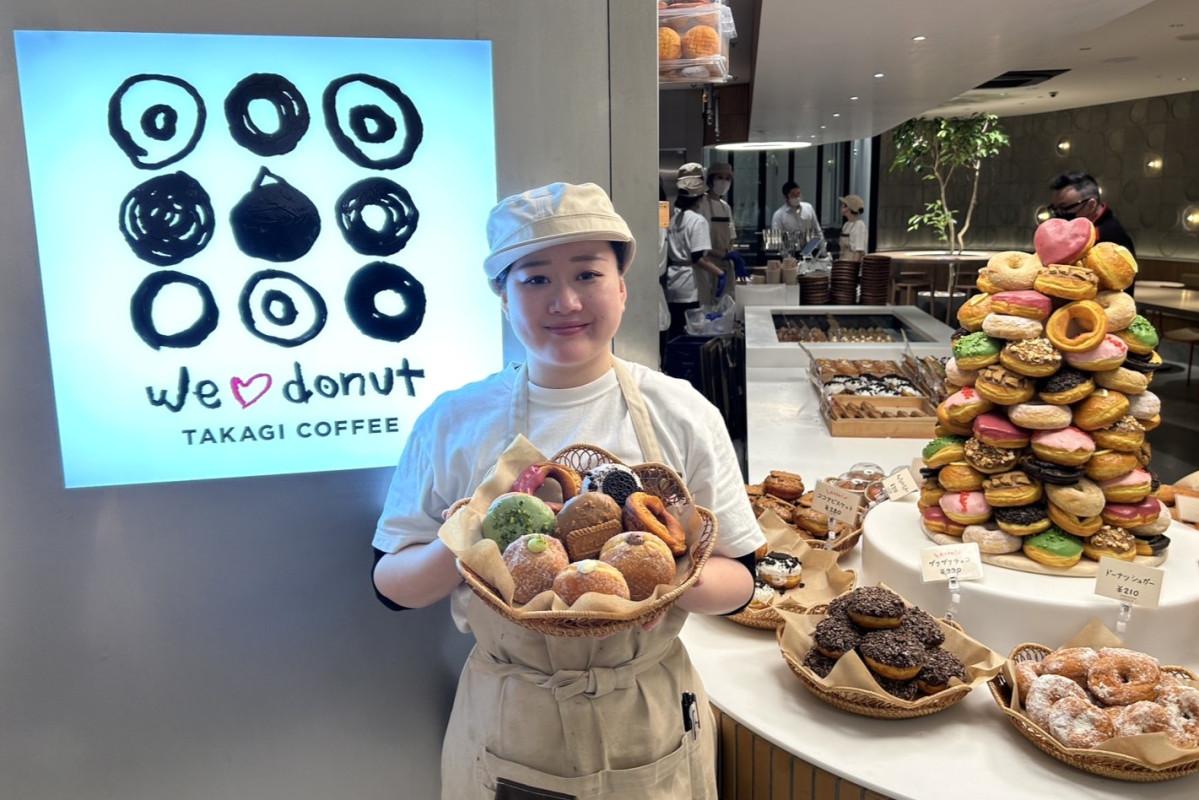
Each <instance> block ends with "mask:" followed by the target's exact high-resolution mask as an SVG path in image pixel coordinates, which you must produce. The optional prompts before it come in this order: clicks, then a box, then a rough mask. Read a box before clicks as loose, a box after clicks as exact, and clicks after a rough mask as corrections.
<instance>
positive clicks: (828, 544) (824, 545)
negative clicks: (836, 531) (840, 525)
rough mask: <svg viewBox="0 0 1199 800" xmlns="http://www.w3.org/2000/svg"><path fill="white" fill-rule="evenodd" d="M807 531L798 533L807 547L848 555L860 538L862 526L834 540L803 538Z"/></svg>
mask: <svg viewBox="0 0 1199 800" xmlns="http://www.w3.org/2000/svg"><path fill="white" fill-rule="evenodd" d="M806 533H807V531H803V530H801V531H800V536H803V537H804V541H805V542H807V543H808V547H815V548H819V549H821V550H836V551H837V552H838V553H848V552H849V551H850V550H852V549H853V548H854V545H856V544H857V543H858V539H861V538H862V526H861V525H859V526H858V527H856V528H854V529H853V530H852V531H850V532H849V533H846V534H843V535H841V536H838V537H837V538H836V539H832V540H829V539H809V538H807V537H806V536H805V534H806Z"/></svg>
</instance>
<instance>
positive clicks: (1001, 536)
mask: <svg viewBox="0 0 1199 800" xmlns="http://www.w3.org/2000/svg"><path fill="white" fill-rule="evenodd" d="M962 541H963V542H974V543H975V544H977V545H978V549H979V552H982V553H992V554H999V553H1015V552H1017V551H1018V550H1020V549H1021V548H1022V547H1023V546H1024V540H1023V539H1021V538H1020V537H1019V536H1012V535H1010V534H1007V533H1004V532H1003V531H1001V530H999V528H994V527H990V526H988V525H967V526H966V530H965V531H963V533H962Z"/></svg>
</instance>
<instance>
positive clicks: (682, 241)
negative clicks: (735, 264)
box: [666, 162, 724, 341]
mask: <svg viewBox="0 0 1199 800" xmlns="http://www.w3.org/2000/svg"><path fill="white" fill-rule="evenodd" d="M675 186H676V188H677V189H678V195H677V196H676V197H675V199H674V209H675V210H674V215H673V216H672V217H671V218H670V226H669V227H668V228H667V229H666V245H667V251H668V252H667V256H668V260H669V263H668V264H667V267H666V303H667V305H668V306H669V308H670V328H669V330H668V331H667V334H666V338H667V341H669V340H670V339H674V338H675V337H677V336H682V335H683V334H685V333H686V332H687V311H689V310H690V309H693V308H699V304H700V298H701V296H702V295H701V294H700V286H701V285H706V286H707V291H708V292H709V293H710V294H712V295H716V296H719V293H718V292H717V291H716V290H717V289H722V290H723V288H724V287H723V286H721V285H720V279H721V278H723V277H724V271H723V270H722V269H721V268H720V267H719V266H718V265H717V264H716V262H715V259H713V257H712V234H711V226H710V225H709V224H708V220H707V219H706V218H705V217H704V216H703V214H701V213H699V207H700V205H701V203H702V202H703V199H704V193H705V192H706V191H707V185H706V184H705V182H704V168H703V166H702V165H700V164H696V163H694V162H692V163H689V164H684V165H683V166H681V167H679V170H678V173H677V178H676V180H675Z"/></svg>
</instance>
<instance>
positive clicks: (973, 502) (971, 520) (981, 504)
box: [938, 492, 991, 525]
mask: <svg viewBox="0 0 1199 800" xmlns="http://www.w3.org/2000/svg"><path fill="white" fill-rule="evenodd" d="M938 502H939V505H940V506H941V510H942V511H944V512H945V516H947V517H949V518H950V519H951V520H953V521H954V522H957V523H959V524H961V525H977V524H978V523H980V522H986V521H987V520H988V519H990V518H991V506H990V505H989V504H988V503H987V498H986V497H985V496H984V495H983V493H982V492H946V493H945V494H944V495H942V496H941V499H940V501H938Z"/></svg>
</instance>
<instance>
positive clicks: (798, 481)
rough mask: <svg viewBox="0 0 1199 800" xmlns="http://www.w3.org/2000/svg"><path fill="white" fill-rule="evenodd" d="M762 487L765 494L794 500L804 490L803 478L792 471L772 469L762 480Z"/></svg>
mask: <svg viewBox="0 0 1199 800" xmlns="http://www.w3.org/2000/svg"><path fill="white" fill-rule="evenodd" d="M762 489H763V490H765V492H766V493H767V494H772V495H774V496H775V497H781V498H782V499H783V500H789V501H792V502H794V501H795V500H798V499H799V497H800V495H802V494H803V492H804V485H803V478H802V477H800V476H799V475H796V474H795V473H794V472H786V471H784V470H779V469H772V470H771V471H770V474H769V475H767V476H766V479H765V480H764V481H762Z"/></svg>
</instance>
